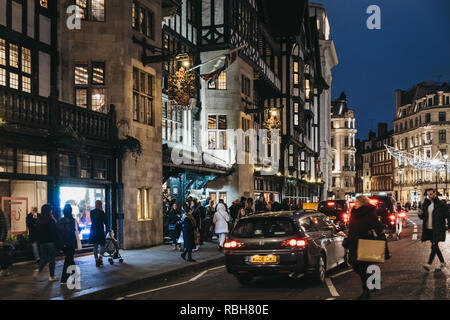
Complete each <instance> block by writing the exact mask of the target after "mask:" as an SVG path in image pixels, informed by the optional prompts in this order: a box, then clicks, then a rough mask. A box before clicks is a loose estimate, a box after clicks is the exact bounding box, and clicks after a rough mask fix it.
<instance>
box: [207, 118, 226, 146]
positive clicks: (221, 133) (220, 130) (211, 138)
mask: <svg viewBox="0 0 450 320" xmlns="http://www.w3.org/2000/svg"><path fill="white" fill-rule="evenodd" d="M226 129H227V116H223V115H219V116H218V115H209V116H208V149H210V150H226V149H227V131H226Z"/></svg>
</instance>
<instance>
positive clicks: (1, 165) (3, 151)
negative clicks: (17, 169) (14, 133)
mask: <svg viewBox="0 0 450 320" xmlns="http://www.w3.org/2000/svg"><path fill="white" fill-rule="evenodd" d="M3 172H5V173H14V149H13V148H0V173H3Z"/></svg>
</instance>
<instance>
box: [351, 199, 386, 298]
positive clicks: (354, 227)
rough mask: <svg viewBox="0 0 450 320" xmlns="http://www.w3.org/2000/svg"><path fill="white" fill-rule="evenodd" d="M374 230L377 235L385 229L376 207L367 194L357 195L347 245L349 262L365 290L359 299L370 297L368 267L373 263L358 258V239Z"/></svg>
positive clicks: (367, 237)
mask: <svg viewBox="0 0 450 320" xmlns="http://www.w3.org/2000/svg"><path fill="white" fill-rule="evenodd" d="M372 230H373V231H375V233H376V234H377V235H380V234H381V232H382V231H383V226H382V225H381V223H380V222H379V221H378V217H377V215H376V208H375V206H373V205H371V204H370V202H369V198H367V197H366V196H358V197H356V201H355V207H354V208H353V211H352V218H351V220H350V223H349V229H348V238H347V243H348V245H347V246H346V247H347V248H348V251H349V258H348V260H349V263H350V264H351V265H352V267H353V270H354V271H355V272H356V273H357V274H358V275H359V276H360V277H361V285H362V289H363V292H362V294H361V295H360V296H359V297H358V299H369V298H370V294H369V288H368V287H367V279H368V278H369V274H367V267H368V266H369V265H370V264H371V263H370V262H365V261H358V260H357V251H358V240H359V239H369V238H370V236H371V232H372Z"/></svg>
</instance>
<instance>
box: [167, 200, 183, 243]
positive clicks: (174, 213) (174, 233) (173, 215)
mask: <svg viewBox="0 0 450 320" xmlns="http://www.w3.org/2000/svg"><path fill="white" fill-rule="evenodd" d="M180 222H181V213H180V210H178V206H177V204H176V203H173V204H172V207H171V208H170V211H169V235H170V240H171V241H172V250H174V251H175V250H177V239H178V237H179V236H180V235H179V231H180V230H179V228H178V226H179V225H180Z"/></svg>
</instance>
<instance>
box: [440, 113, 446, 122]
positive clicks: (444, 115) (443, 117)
mask: <svg viewBox="0 0 450 320" xmlns="http://www.w3.org/2000/svg"><path fill="white" fill-rule="evenodd" d="M445 118H446V114H445V112H439V122H445V121H446V119H445Z"/></svg>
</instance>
